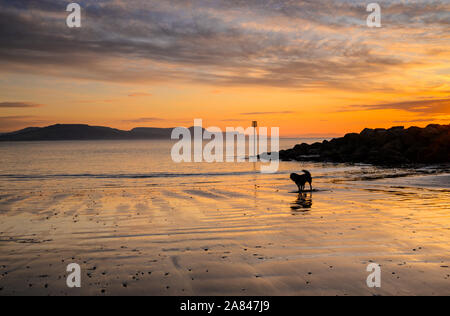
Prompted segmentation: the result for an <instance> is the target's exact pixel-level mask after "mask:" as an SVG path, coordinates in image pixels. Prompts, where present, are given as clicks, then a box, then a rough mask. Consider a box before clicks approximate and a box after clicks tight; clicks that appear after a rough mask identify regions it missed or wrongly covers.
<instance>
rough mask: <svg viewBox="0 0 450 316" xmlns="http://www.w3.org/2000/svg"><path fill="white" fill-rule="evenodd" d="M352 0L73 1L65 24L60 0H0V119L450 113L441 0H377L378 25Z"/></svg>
mask: <svg viewBox="0 0 450 316" xmlns="http://www.w3.org/2000/svg"><path fill="white" fill-rule="evenodd" d="M19 2H21V1H19ZM275 2H276V1H275ZM356 2H357V1H356ZM356 2H352V3H350V4H349V2H348V1H334V2H333V1H322V0H321V1H318V2H317V4H311V3H309V2H303V1H298V3H296V4H292V3H291V2H288V1H281V0H280V1H279V5H280V6H279V7H274V8H269V9H270V10H269V9H268V8H267V6H262V5H261V4H262V3H266V1H263V0H262V1H259V2H258V1H248V2H247V3H246V4H245V5H242V4H241V6H242V7H233V6H229V5H226V3H225V2H222V1H217V3H215V4H211V3H208V4H206V3H205V2H204V1H200V0H198V1H196V0H195V1H194V0H190V1H188V0H185V1H178V2H176V3H172V4H170V5H168V4H167V3H161V2H160V1H159V2H158V1H139V0H131V1H127V2H126V5H125V2H124V1H120V0H116V1H110V2H108V1H106V2H105V3H97V2H92V1H80V4H81V5H82V6H83V18H84V20H83V21H84V23H83V26H82V28H80V29H76V30H74V29H68V28H67V27H66V26H65V25H64V23H65V17H66V13H65V12H64V6H61V5H59V6H58V5H56V4H52V3H50V2H49V3H47V1H41V2H32V3H33V5H32V6H30V7H26V5H25V4H26V3H29V2H26V1H24V7H21V6H13V5H8V3H7V2H3V1H2V2H0V5H1V8H0V9H1V13H0V15H3V16H0V20H5V19H6V17H8V19H9V21H11V23H10V26H9V28H8V29H6V28H0V29H1V31H0V33H1V36H2V39H4V41H6V44H5V45H2V48H0V55H1V56H2V58H0V59H1V61H0V91H1V94H0V132H5V131H11V130H16V129H19V128H23V127H27V126H45V125H50V124H54V123H84V124H91V125H104V126H110V127H116V128H121V129H130V128H133V127H142V126H154V127H176V126H190V125H192V124H193V121H194V119H195V118H201V119H203V121H204V127H208V126H219V127H221V128H224V127H226V126H243V127H247V126H250V124H251V121H252V120H258V121H259V122H260V126H267V127H280V132H281V135H282V136H336V135H342V134H344V133H346V132H359V131H361V130H362V129H363V128H365V127H390V126H393V125H404V126H411V125H417V126H425V125H427V124H429V123H441V124H448V123H449V121H450V31H449V29H448V17H449V16H448V12H449V11H450V10H448V9H450V8H449V4H448V3H446V2H444V1H442V2H439V1H437V2H433V3H434V4H430V5H428V6H424V5H423V3H422V4H421V3H420V2H415V1H412V2H411V3H409V4H404V3H402V2H400V1H384V3H383V4H382V8H383V20H382V21H383V27H382V28H380V29H369V28H368V27H367V26H366V25H365V19H366V17H367V13H366V12H365V10H364V7H363V4H362V2H361V3H360V4H358V3H356ZM422 2H423V1H422ZM268 3H271V4H273V3H274V2H273V1H272V2H267V3H266V4H268ZM61 8H62V10H61ZM280 8H281V9H280ZM136 9H139V12H141V13H142V14H137V13H136V12H137V11H136ZM282 9H283V10H282ZM287 12H288V13H289V14H288V13H287ZM305 12H309V14H306V13H305ZM399 12H400V13H402V14H401V15H400V16H399ZM446 12H447V13H446ZM37 13H39V14H37ZM143 13H145V14H143Z"/></svg>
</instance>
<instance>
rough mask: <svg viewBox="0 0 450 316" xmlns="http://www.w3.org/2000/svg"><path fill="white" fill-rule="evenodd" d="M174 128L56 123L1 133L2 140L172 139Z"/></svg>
mask: <svg viewBox="0 0 450 316" xmlns="http://www.w3.org/2000/svg"><path fill="white" fill-rule="evenodd" d="M172 130H173V129H172V128H153V127H142V128H134V129H132V130H130V131H124V130H119V129H114V128H110V127H103V126H89V125H82V124H77V125H75V124H74V125H64V124H56V125H52V126H47V127H28V128H25V129H22V130H20V131H16V132H11V133H5V134H1V135H0V141H61V140H133V139H170V136H171V133H172Z"/></svg>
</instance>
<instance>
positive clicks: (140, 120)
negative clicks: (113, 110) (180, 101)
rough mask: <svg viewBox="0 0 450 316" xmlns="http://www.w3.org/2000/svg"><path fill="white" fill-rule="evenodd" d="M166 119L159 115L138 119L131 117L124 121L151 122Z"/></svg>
mask: <svg viewBox="0 0 450 316" xmlns="http://www.w3.org/2000/svg"><path fill="white" fill-rule="evenodd" d="M164 121H166V119H163V118H159V117H141V118H137V119H130V120H122V121H121V122H123V123H127V124H129V123H151V122H164Z"/></svg>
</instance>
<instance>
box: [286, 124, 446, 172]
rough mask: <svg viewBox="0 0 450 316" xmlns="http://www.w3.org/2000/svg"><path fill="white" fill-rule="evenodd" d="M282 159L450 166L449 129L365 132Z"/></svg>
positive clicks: (432, 127) (304, 148)
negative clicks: (444, 164) (443, 164)
mask: <svg viewBox="0 0 450 316" xmlns="http://www.w3.org/2000/svg"><path fill="white" fill-rule="evenodd" d="M280 159H281V160H285V161H290V160H296V161H318V162H350V163H369V164H374V165H402V164H403V165H406V164H416V163H420V164H429V163H450V125H437V124H434V125H428V126H427V127H426V128H419V127H410V128H408V129H405V128H404V127H402V126H399V127H393V128H390V129H384V128H378V129H368V128H366V129H365V130H363V131H362V132H361V133H360V134H356V133H353V134H347V135H345V137H342V138H336V139H333V140H331V141H324V142H323V143H315V144H312V145H308V144H301V145H296V146H295V147H294V148H292V149H289V150H282V151H280Z"/></svg>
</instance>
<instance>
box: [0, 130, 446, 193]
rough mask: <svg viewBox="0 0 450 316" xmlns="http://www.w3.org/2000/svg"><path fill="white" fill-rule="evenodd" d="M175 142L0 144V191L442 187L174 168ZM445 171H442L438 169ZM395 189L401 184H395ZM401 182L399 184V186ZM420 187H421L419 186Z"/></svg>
mask: <svg viewBox="0 0 450 316" xmlns="http://www.w3.org/2000/svg"><path fill="white" fill-rule="evenodd" d="M316 141H320V140H318V139H281V140H280V148H281V149H288V148H292V147H293V146H294V145H295V144H298V143H301V142H306V143H313V142H316ZM174 143H175V142H171V141H160V140H149V141H63V142H16V143H0V157H1V164H0V189H2V190H36V189H42V188H46V189H48V188H64V189H71V188H73V189H77V188H101V187H130V186H134V187H135V186H138V187H139V186H156V185H169V186H170V185H175V184H176V185H187V186H189V185H192V184H198V183H208V182H211V183H213V182H227V181H230V182H232V183H233V184H238V183H239V182H241V181H243V182H248V181H251V180H252V179H256V178H258V179H260V178H261V179H272V180H273V179H284V178H286V175H287V174H289V173H291V172H299V171H300V170H302V169H308V170H311V171H312V172H313V175H314V177H315V178H316V179H320V178H335V179H336V180H342V179H349V177H350V178H351V179H352V180H380V179H400V178H403V176H411V175H424V174H425V175H428V174H434V173H435V172H436V170H439V172H438V173H439V175H440V176H439V177H434V178H433V179H431V180H427V183H426V185H427V186H432V187H436V186H437V187H443V188H448V187H449V186H450V179H449V177H448V176H447V174H446V173H445V172H443V170H442V168H437V169H436V168H434V167H431V168H426V169H420V170H396V169H382V168H374V167H371V166H364V165H357V166H351V165H344V164H320V163H315V164H314V163H299V162H282V163H280V168H279V171H278V172H277V173H276V174H270V175H263V174H261V173H260V166H259V163H249V162H246V163H179V164H177V163H174V162H173V161H172V159H171V156H170V151H171V148H172V146H173V144H174ZM444 171H445V170H444ZM397 181H398V182H399V184H401V183H402V180H397ZM403 182H404V181H403ZM421 185H422V184H421Z"/></svg>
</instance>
